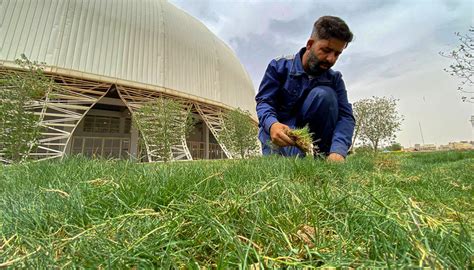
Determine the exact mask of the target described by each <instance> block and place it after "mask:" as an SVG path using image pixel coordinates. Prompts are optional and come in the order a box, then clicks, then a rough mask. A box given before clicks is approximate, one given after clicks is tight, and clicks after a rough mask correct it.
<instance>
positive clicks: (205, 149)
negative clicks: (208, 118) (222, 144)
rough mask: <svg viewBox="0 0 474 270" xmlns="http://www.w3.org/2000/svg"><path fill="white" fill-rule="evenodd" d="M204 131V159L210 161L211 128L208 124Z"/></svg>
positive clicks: (204, 126)
mask: <svg viewBox="0 0 474 270" xmlns="http://www.w3.org/2000/svg"><path fill="white" fill-rule="evenodd" d="M202 126H203V129H204V142H205V143H204V153H205V154H204V158H205V159H209V128H208V127H207V125H206V124H203V125H202Z"/></svg>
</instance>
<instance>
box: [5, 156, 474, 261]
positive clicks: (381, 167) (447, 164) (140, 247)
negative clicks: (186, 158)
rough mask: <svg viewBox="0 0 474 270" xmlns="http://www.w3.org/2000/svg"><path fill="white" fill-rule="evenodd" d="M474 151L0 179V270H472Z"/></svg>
mask: <svg viewBox="0 0 474 270" xmlns="http://www.w3.org/2000/svg"><path fill="white" fill-rule="evenodd" d="M473 185H474V151H471V152H436V153H413V154H405V153H400V154H379V156H378V157H376V158H374V157H371V156H364V155H354V156H351V157H350V158H349V159H348V162H346V163H344V164H329V163H326V162H324V161H321V160H312V159H293V158H279V157H270V158H257V159H251V160H223V161H210V162H205V161H196V162H177V163H170V164H137V163H132V162H125V161H107V160H88V159H84V158H70V159H66V160H63V161H49V162H42V163H34V164H23V165H14V166H7V167H0V268H1V267H2V266H11V267H15V268H18V267H27V268H53V267H67V268H77V267H86V268H99V267H100V268H104V267H114V268H150V267H158V266H160V267H166V268H169V267H179V268H183V267H184V268H198V267H202V266H210V267H216V266H218V267H222V268H236V267H239V266H241V267H244V268H248V267H253V268H254V269H259V268H260V269H261V268H264V267H287V266H290V267H296V268H299V267H316V266H328V267H329V266H347V267H359V266H372V267H373V266H389V267H395V268H398V267H402V266H412V267H419V266H427V267H443V268H445V267H449V268H469V267H472V266H473V249H474V248H473V241H472V238H473V230H472V229H473V225H474V221H473V220H474V219H473V218H474V212H473V211H474V209H473V205H474V202H473V199H474V193H473Z"/></svg>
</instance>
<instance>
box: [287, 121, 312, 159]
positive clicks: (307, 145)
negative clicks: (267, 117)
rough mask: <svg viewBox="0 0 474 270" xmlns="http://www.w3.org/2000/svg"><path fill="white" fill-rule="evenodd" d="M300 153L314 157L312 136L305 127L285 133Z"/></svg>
mask: <svg viewBox="0 0 474 270" xmlns="http://www.w3.org/2000/svg"><path fill="white" fill-rule="evenodd" d="M287 135H288V137H290V138H291V139H292V140H293V141H294V142H295V143H296V147H298V148H299V149H300V150H301V151H303V152H304V153H305V154H306V155H310V156H313V155H314V145H313V138H312V136H311V135H312V134H311V133H310V132H309V127H308V126H305V127H304V128H299V129H292V130H290V131H288V133H287Z"/></svg>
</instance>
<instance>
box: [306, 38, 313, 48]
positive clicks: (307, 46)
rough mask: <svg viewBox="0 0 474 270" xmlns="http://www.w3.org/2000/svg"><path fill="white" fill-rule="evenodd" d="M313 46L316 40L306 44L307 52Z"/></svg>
mask: <svg viewBox="0 0 474 270" xmlns="http://www.w3.org/2000/svg"><path fill="white" fill-rule="evenodd" d="M313 44H314V39H312V38H310V39H308V41H307V42H306V50H309V49H310V48H311V46H313Z"/></svg>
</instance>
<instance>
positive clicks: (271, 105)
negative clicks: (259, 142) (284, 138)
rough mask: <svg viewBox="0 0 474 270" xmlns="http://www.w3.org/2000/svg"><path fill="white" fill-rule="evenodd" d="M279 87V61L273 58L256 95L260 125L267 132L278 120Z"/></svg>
mask: <svg viewBox="0 0 474 270" xmlns="http://www.w3.org/2000/svg"><path fill="white" fill-rule="evenodd" d="M279 88H280V81H279V78H278V72H277V62H276V61H275V60H272V61H271V62H270V64H268V67H267V70H266V71H265V75H264V76H263V79H262V83H261V84H260V87H259V89H258V93H257V95H256V96H255V101H256V102H257V116H258V121H259V123H260V126H261V127H263V129H264V130H265V131H266V132H267V133H270V127H271V126H272V125H273V124H274V123H275V122H278V119H277V113H276V108H275V107H276V105H277V93H278V91H279Z"/></svg>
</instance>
